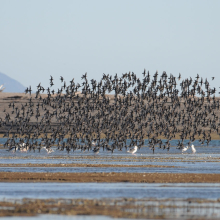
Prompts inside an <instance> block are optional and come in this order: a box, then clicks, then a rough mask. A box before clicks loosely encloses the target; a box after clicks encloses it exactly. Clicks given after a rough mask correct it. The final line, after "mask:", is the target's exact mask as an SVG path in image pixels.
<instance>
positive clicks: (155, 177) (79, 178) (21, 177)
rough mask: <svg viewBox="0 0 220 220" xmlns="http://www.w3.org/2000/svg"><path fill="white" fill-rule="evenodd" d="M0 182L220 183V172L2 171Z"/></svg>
mask: <svg viewBox="0 0 220 220" xmlns="http://www.w3.org/2000/svg"><path fill="white" fill-rule="evenodd" d="M0 182H72V183H79V182H82V183H89V182H102V183H113V182H131V183H220V174H197V173H181V174H180V173H114V172H110V173H104V172H103V173H30V172H0Z"/></svg>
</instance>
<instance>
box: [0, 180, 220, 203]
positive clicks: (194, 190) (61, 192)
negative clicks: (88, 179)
mask: <svg viewBox="0 0 220 220" xmlns="http://www.w3.org/2000/svg"><path fill="white" fill-rule="evenodd" d="M126 197H128V198H136V199H142V198H157V199H159V198H161V199H162V198H184V199H187V198H200V199H201V198H203V199H218V198H220V184H208V183H203V184H200V183H190V184H188V183H187V184H183V183H181V184H157V183H155V184H149V183H0V199H1V200H3V199H23V198H38V199H49V198H64V199H70V198H85V199H101V198H126Z"/></svg>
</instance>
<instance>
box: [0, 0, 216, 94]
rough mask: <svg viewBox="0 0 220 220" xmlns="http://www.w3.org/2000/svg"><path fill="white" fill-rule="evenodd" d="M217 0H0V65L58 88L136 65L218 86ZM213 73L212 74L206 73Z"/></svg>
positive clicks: (27, 82) (27, 81)
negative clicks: (50, 82)
mask: <svg viewBox="0 0 220 220" xmlns="http://www.w3.org/2000/svg"><path fill="white" fill-rule="evenodd" d="M219 8H220V1H217V0H213V1H205V0H195V1H174V0H167V1H162V0H156V1H147V0H139V1H131V0H120V1H101V0H95V1H88V0H82V1H72V0H65V1H62V2H61V1H58V0H44V1H43V0H39V1H28V0H20V1H15V0H0V33H1V42H0V48H1V50H0V72H2V73H4V74H6V75H8V76H9V77H11V78H13V79H15V80H17V81H19V82H20V83H21V84H22V85H24V86H25V87H29V86H31V87H32V88H36V86H37V85H38V83H40V82H41V84H42V86H45V87H47V86H49V78H50V75H52V76H53V78H54V84H55V86H54V89H55V90H57V88H60V85H61V84H60V80H59V79H60V76H63V77H64V80H65V81H66V82H67V84H68V83H69V81H70V80H71V79H72V78H74V79H75V82H77V83H78V82H79V83H81V76H82V75H83V74H84V73H85V72H87V73H88V78H89V79H92V78H94V79H96V80H99V79H101V77H102V74H103V73H105V74H110V75H115V73H117V74H118V75H119V76H120V75H121V74H122V73H125V72H129V71H131V72H134V73H135V74H137V76H138V77H140V78H141V77H142V72H143V70H144V68H145V69H146V70H149V71H150V73H151V75H153V74H154V73H155V72H156V70H158V72H159V74H161V73H162V72H163V71H166V72H167V74H168V75H169V74H170V73H172V74H173V75H174V76H178V75H179V73H181V74H182V79H183V78H188V77H192V78H193V79H194V78H195V77H196V75H197V73H198V74H199V75H200V76H201V77H203V79H205V78H207V79H208V81H209V82H210V84H211V86H212V87H216V89H217V91H218V90H219V85H218V81H219V79H220V74H219V70H220V67H219V51H220V44H219V39H220V30H219V21H220V15H219ZM211 77H215V80H213V81H212V80H211Z"/></svg>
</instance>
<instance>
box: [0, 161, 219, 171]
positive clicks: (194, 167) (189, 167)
mask: <svg viewBox="0 0 220 220" xmlns="http://www.w3.org/2000/svg"><path fill="white" fill-rule="evenodd" d="M151 164H155V165H158V163H151ZM160 165H162V164H160ZM163 165H170V163H163ZM178 165H180V166H181V165H182V166H183V167H178V166H177V164H175V167H171V168H167V167H103V168H102V167H0V172H33V173H39V172H44V173H56V172H62V173H64V172H68V173H87V172H88V173H94V172H98V173H100V172H116V173H119V172H124V173H155V172H157V173H220V169H219V163H211V162H210V163H205V164H201V163H187V164H182V163H178Z"/></svg>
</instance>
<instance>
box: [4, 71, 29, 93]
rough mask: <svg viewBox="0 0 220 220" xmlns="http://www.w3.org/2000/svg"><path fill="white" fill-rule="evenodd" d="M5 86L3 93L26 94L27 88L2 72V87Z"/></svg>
mask: <svg viewBox="0 0 220 220" xmlns="http://www.w3.org/2000/svg"><path fill="white" fill-rule="evenodd" d="M2 84H3V85H4V87H5V89H4V90H3V92H11V93H24V91H25V89H26V87H25V86H23V85H22V84H21V83H20V82H18V81H17V80H15V79H13V78H11V77H9V76H7V75H6V74H4V73H2V72H0V85H2Z"/></svg>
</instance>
